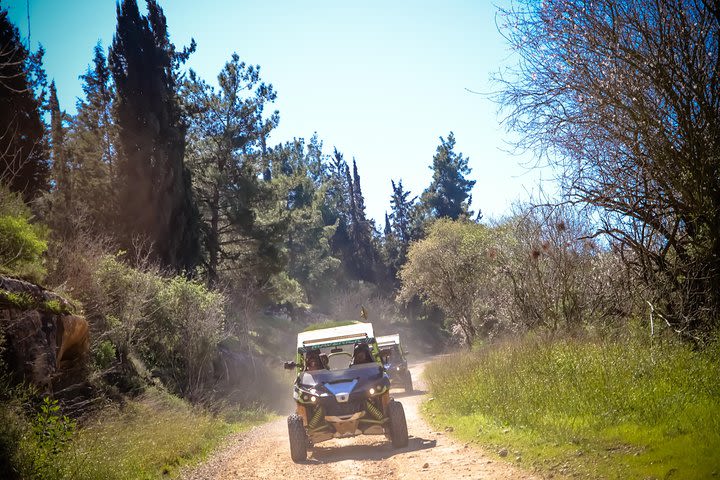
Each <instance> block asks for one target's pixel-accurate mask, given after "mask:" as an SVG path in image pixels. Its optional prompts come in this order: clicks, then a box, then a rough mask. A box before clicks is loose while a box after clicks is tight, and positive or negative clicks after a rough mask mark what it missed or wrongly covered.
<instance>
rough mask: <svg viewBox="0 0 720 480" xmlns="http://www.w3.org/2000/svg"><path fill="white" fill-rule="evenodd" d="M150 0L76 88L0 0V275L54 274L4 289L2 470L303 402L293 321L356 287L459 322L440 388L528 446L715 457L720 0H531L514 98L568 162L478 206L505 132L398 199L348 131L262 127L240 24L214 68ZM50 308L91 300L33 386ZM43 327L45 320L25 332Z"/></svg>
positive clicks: (420, 328) (551, 459) (567, 456)
mask: <svg viewBox="0 0 720 480" xmlns="http://www.w3.org/2000/svg"><path fill="white" fill-rule="evenodd" d="M144 3H145V7H146V8H140V7H139V6H138V2H137V0H121V1H119V2H118V6H117V9H116V14H117V28H116V30H115V32H114V36H113V40H112V44H111V45H110V46H109V48H107V46H103V45H100V44H98V45H97V46H96V47H95V49H94V50H93V51H92V52H90V51H88V52H84V54H86V55H87V56H88V62H89V64H88V69H87V71H86V72H85V74H83V75H82V76H81V77H80V79H81V81H82V88H83V93H84V95H83V98H80V99H78V103H77V108H76V111H75V112H74V113H68V112H66V111H65V110H63V108H67V106H64V105H61V104H60V101H59V98H58V92H57V88H56V85H55V83H54V82H53V81H51V80H49V79H48V74H46V72H45V71H44V70H43V65H42V59H43V49H42V47H40V48H39V49H38V51H36V52H30V51H28V50H27V48H26V47H25V45H26V42H25V41H24V40H23V39H21V37H20V34H19V32H18V30H17V28H16V27H15V26H14V25H13V24H12V23H11V22H10V20H9V16H8V12H7V11H6V10H4V9H2V7H0V40H2V41H1V42H0V44H2V45H3V48H2V49H0V50H1V51H0V80H1V81H0V274H2V275H3V276H6V277H12V278H10V279H8V283H14V284H19V285H25V286H27V285H26V284H24V283H23V282H21V281H19V279H22V280H27V281H29V282H33V283H35V284H40V285H43V286H44V287H47V288H48V289H49V290H52V291H54V292H57V293H58V294H59V296H55V294H53V295H50V294H48V296H47V298H46V297H45V296H39V297H38V298H34V297H32V296H29V295H27V294H25V293H24V287H22V288H19V289H18V291H17V292H16V291H10V289H0V310H2V312H0V313H2V315H0V327H2V328H0V387H2V388H0V477H3V478H8V479H16V478H31V479H32V478H38V479H56V478H57V479H59V478H88V479H91V478H158V477H162V476H165V475H173V474H174V473H175V472H176V471H177V468H178V466H180V465H182V464H184V463H186V462H192V461H196V460H197V459H198V458H201V457H202V455H204V454H205V453H206V452H207V451H208V450H209V449H210V448H212V446H213V445H215V444H216V443H217V442H218V441H219V440H220V439H221V438H222V437H223V436H224V435H226V434H228V433H229V432H232V431H236V430H237V429H241V428H244V427H245V426H247V425H249V424H250V423H252V422H254V421H260V420H261V419H262V418H264V413H263V412H265V411H266V410H270V409H271V408H272V407H276V408H284V405H283V403H282V402H283V401H284V400H286V399H287V400H289V395H287V394H288V392H289V389H288V388H287V387H288V385H287V383H284V382H285V380H287V378H286V377H283V372H282V371H281V369H280V365H281V360H283V359H284V360H287V359H289V357H291V356H292V355H293V346H294V343H293V342H294V340H293V338H294V335H295V334H296V333H297V332H298V331H301V330H303V329H312V328H318V327H319V326H331V325H339V324H340V323H337V322H338V321H339V320H340V319H348V320H349V321H352V320H359V319H360V317H361V312H363V313H362V316H363V317H365V313H367V317H365V318H366V319H367V320H368V321H371V322H373V323H374V324H375V330H376V331H377V332H379V333H380V332H382V333H390V332H396V331H402V332H403V340H404V343H407V344H410V345H411V346H412V347H411V348H412V349H413V351H415V352H417V351H418V350H421V349H422V350H424V349H427V350H433V351H441V350H443V349H444V348H447V347H455V346H462V347H463V348H464V349H465V352H464V353H461V354H457V355H455V356H452V357H449V358H448V359H446V360H442V361H440V362H438V363H437V364H436V365H433V366H431V367H430V368H429V369H428V381H429V384H430V389H431V395H432V396H433V400H432V401H429V403H428V404H427V406H426V408H427V413H428V416H429V418H430V420H431V421H433V422H435V423H436V424H437V425H438V426H439V427H442V426H453V428H454V431H455V432H456V433H457V434H458V435H460V436H462V437H463V438H465V439H467V440H469V441H470V440H472V441H477V442H479V443H481V444H483V445H485V446H489V447H492V450H495V451H498V452H500V451H503V452H505V453H506V454H507V457H508V458H509V460H511V461H518V462H520V463H521V464H523V465H532V466H533V467H534V468H538V469H540V470H542V471H546V472H552V473H553V474H555V473H557V474H560V475H563V474H564V475H588V474H589V475H591V476H592V475H593V474H594V472H597V475H598V476H607V477H615V478H626V477H641V478H644V477H647V478H661V477H662V478H665V477H667V478H681V477H684V478H692V477H693V476H696V477H697V476H700V477H702V476H707V475H712V474H713V472H715V473H716V474H718V469H720V467H717V466H718V465H720V459H719V454H718V452H720V444H719V441H718V433H717V432H718V431H720V426H719V424H718V420H717V418H718V413H720V411H719V407H718V398H719V397H720V390H719V389H720V387H719V385H718V382H719V380H718V378H719V377H720V375H718V371H720V353H718V352H719V349H720V346H719V345H718V342H719V341H718V328H720V175H718V165H719V161H718V152H720V133H719V132H720V113H719V112H718V108H717V106H718V105H720V89H718V88H716V87H717V85H718V84H719V83H720V58H719V55H720V53H719V52H718V48H717V45H718V39H719V38H720V16H718V9H717V6H715V7H713V5H711V4H712V2H708V1H706V0H683V1H680V0H658V1H655V2H620V1H618V0H598V1H595V2H592V8H589V7H588V3H587V2H584V1H579V0H563V1H560V0H546V1H539V0H517V1H516V2H512V6H511V7H510V8H508V9H505V10H501V11H500V12H499V15H498V17H497V18H498V23H499V27H500V29H501V32H502V33H503V35H505V37H506V38H507V40H508V43H509V44H510V46H511V47H512V48H513V49H514V52H515V53H516V54H517V56H518V58H519V60H520V61H519V63H518V65H517V68H515V69H512V70H511V71H509V72H501V73H500V74H499V75H498V77H497V78H496V80H497V81H498V85H499V87H500V90H499V93H498V95H497V97H496V100H497V101H498V104H499V107H500V108H501V109H502V110H503V112H504V114H505V117H504V118H505V120H504V122H505V126H506V127H508V128H509V129H512V130H514V131H515V132H516V133H517V134H518V136H517V138H518V143H517V145H516V146H517V147H519V148H521V149H523V148H525V149H528V150H531V151H533V152H535V153H536V154H537V159H538V163H539V164H544V163H548V164H549V165H550V166H551V167H553V168H554V173H556V174H557V175H558V182H557V186H558V189H559V191H558V192H553V193H552V194H547V195H546V194H545V193H543V192H542V191H541V192H540V193H538V194H537V195H536V196H535V197H534V198H530V199H528V200H526V201H518V203H516V204H515V206H514V207H513V208H512V210H511V211H509V212H508V213H507V215H506V216H505V217H503V218H493V219H486V218H483V216H482V214H481V212H479V211H477V212H476V211H474V210H473V208H477V207H476V206H474V205H472V196H471V194H470V193H471V191H472V189H473V187H474V185H475V183H476V182H478V186H482V182H483V178H482V173H483V172H482V166H483V165H484V164H483V163H479V162H492V161H493V159H475V160H476V161H478V163H477V165H479V166H480V168H478V167H476V172H475V174H476V175H477V176H478V177H479V178H478V180H474V179H471V178H470V175H471V173H472V169H471V168H470V161H469V160H470V159H469V158H467V157H465V156H464V155H463V154H462V153H461V152H458V151H457V149H456V138H455V135H454V134H453V133H452V132H449V133H448V134H447V135H446V136H444V137H443V136H441V137H439V142H438V144H437V147H436V149H435V152H434V153H433V152H428V158H427V160H428V163H429V166H430V171H431V172H432V179H431V180H430V182H429V184H428V185H427V187H426V188H425V189H424V190H423V191H421V192H415V194H413V193H411V192H410V191H409V190H407V189H406V188H405V187H404V186H403V183H402V181H401V180H400V179H397V180H394V179H388V183H389V184H388V192H387V193H388V199H389V209H388V213H387V214H386V216H385V219H384V225H378V224H376V222H375V221H374V220H373V219H371V218H368V217H367V215H366V209H365V198H364V196H363V191H362V185H361V176H360V171H361V164H360V163H359V162H358V161H356V159H355V158H353V159H352V161H349V160H347V159H346V158H345V156H344V154H343V153H342V151H341V150H340V149H339V148H337V147H334V148H332V149H331V151H330V149H328V148H327V147H326V146H324V144H323V141H322V140H321V138H320V137H319V135H317V134H315V135H313V136H312V137H310V138H309V139H305V138H300V137H295V138H293V139H292V140H287V141H284V142H281V143H278V144H276V145H270V144H269V143H268V142H269V141H270V138H271V133H272V132H273V130H274V129H275V128H276V126H277V125H278V122H279V119H280V114H279V112H277V111H271V109H272V105H273V104H274V102H275V100H276V97H277V92H276V91H275V90H274V88H273V86H272V84H270V83H265V81H263V79H262V76H261V74H260V67H259V66H258V65H249V64H247V63H245V62H244V61H242V60H241V56H240V55H239V54H237V53H231V52H230V51H228V52H227V53H228V57H227V58H228V60H227V62H226V63H225V64H224V65H218V75H217V78H216V81H215V80H206V79H203V78H201V77H200V76H199V75H198V74H197V72H194V71H192V70H191V69H188V68H186V66H185V65H186V61H187V60H188V59H189V58H190V57H191V56H192V55H195V54H196V53H195V50H196V45H195V42H194V41H191V44H190V45H188V46H187V47H182V46H176V45H174V44H173V43H172V42H171V39H170V35H169V33H168V29H169V25H172V19H167V18H166V17H165V15H164V13H163V9H162V7H161V6H160V5H159V4H158V2H157V1H155V0H146V1H145V2H144ZM189 33H191V32H189ZM27 43H28V44H29V42H27ZM72 54H83V52H72ZM49 73H52V72H49ZM149 126H150V127H151V128H150V127H149ZM308 128H309V129H310V131H312V126H308ZM441 133H443V132H438V134H441ZM529 188H531V186H529ZM480 207H482V205H481V206H480ZM3 281H4V280H3ZM27 288H28V289H31V287H30V286H27ZM38 290H40V291H43V292H45V291H44V290H42V289H39V288H38ZM18 292H20V293H18ZM41 297H42V298H41ZM61 299H62V301H61ZM30 310H32V311H33V313H31V314H28V315H25V312H27V311H30ZM18 312H22V315H16V314H17V313H18ZM6 313H7V314H6ZM36 313H37V314H38V315H39V314H43V315H46V316H45V317H43V319H44V320H43V321H45V322H46V325H43V329H44V328H45V327H46V326H47V327H48V331H50V330H52V326H53V325H55V327H57V325H58V323H57V322H58V320H59V318H60V317H61V316H64V315H68V314H70V313H72V314H74V315H77V316H78V317H82V318H78V319H74V320H78V324H80V323H81V321H82V322H86V323H83V326H84V327H86V328H85V332H86V333H87V332H89V340H88V341H87V345H85V344H84V343H83V345H84V346H83V347H82V351H81V352H80V350H81V348H80V347H78V351H79V353H78V354H77V355H76V357H75V359H76V360H77V363H76V364H74V365H73V366H72V368H70V367H67V368H66V366H63V367H62V368H61V365H60V364H61V362H53V361H49V362H46V363H45V364H43V365H45V366H46V367H47V368H46V369H45V370H43V369H40V371H41V372H46V370H47V373H43V375H45V378H39V379H37V378H35V377H32V378H33V381H32V382H34V383H33V384H32V385H31V384H30V383H32V382H31V381H29V380H28V378H30V374H29V373H28V372H30V371H31V370H32V372H35V370H34V369H33V368H34V363H33V362H35V361H37V362H41V361H43V360H42V359H45V360H47V359H48V358H51V357H52V356H53V355H55V354H57V353H58V352H59V350H60V349H56V348H55V346H56V345H55V346H53V345H51V342H49V341H47V339H45V338H44V337H42V335H44V334H45V333H38V332H39V331H40V330H42V329H40V328H39V327H37V325H39V323H40V322H35V321H34V320H33V318H35V319H37V318H38V317H33V315H35V314H36ZM53 316H55V317H53ZM53 322H55V323H54V324H53ZM63 325H64V324H63ZM74 325H75V324H74ZM15 327H18V328H15ZM36 327H37V328H36ZM23 328H24V329H26V331H27V332H30V333H33V332H34V333H36V334H37V338H39V340H38V341H37V342H36V345H34V346H33V347H34V348H31V349H30V348H25V346H23V347H20V348H16V350H15V351H13V348H15V347H14V346H16V345H18V343H17V340H18V338H31V335H29V334H28V335H24V336H23V334H20V335H18V334H17V332H18V331H22V329H23ZM33 328H34V330H33ZM63 328H64V327H63ZM54 331H55V333H58V332H60V330H59V329H56V330H54ZM27 332H25V333H27ZM43 332H44V330H43ZM63 332H65V330H63ZM11 334H12V335H15V336H14V337H11ZM63 335H64V334H61V335H56V336H55V338H56V341H61V340H58V339H59V338H60V337H62V336H63ZM32 338H35V337H32ZM418 347H420V348H418ZM423 347H424V348H423ZM56 350H57V351H56ZM18 351H22V352H23V353H26V352H30V351H32V352H35V353H37V355H36V356H35V357H34V358H32V359H29V360H22V361H18V360H17V358H18V355H15V354H16V353H18ZM76 353H77V352H76ZM48 365H50V366H49V367H48ZM53 369H56V370H57V371H55V370H53ZM63 369H64V370H63ZM32 372H31V373H32ZM275 401H277V402H279V403H278V404H277V405H274V404H272V402H275ZM517 452H519V453H517ZM501 456H502V455H501ZM518 457H519V459H517V458H518ZM714 467H716V468H714Z"/></svg>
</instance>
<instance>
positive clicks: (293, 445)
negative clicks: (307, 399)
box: [287, 413, 308, 462]
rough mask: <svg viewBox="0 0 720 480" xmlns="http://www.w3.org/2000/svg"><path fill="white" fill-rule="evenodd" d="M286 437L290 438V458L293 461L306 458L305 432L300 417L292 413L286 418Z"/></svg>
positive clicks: (306, 441) (306, 442)
mask: <svg viewBox="0 0 720 480" xmlns="http://www.w3.org/2000/svg"><path fill="white" fill-rule="evenodd" d="M287 423H288V437H289V438H290V458H292V459H293V462H302V461H304V460H306V459H307V447H308V438H307V434H306V433H305V425H303V421H302V417H300V416H299V415H296V414H294V413H293V414H292V415H290V416H289V417H288V419H287Z"/></svg>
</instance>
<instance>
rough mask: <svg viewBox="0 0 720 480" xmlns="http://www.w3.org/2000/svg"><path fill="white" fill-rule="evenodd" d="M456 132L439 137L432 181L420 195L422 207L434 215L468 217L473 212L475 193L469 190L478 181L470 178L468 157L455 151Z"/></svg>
mask: <svg viewBox="0 0 720 480" xmlns="http://www.w3.org/2000/svg"><path fill="white" fill-rule="evenodd" d="M454 148H455V135H454V134H453V133H452V132H450V134H449V135H448V137H447V140H445V139H444V138H442V137H440V145H438V147H437V151H436V152H435V156H433V163H432V165H431V166H430V169H431V170H432V171H433V180H432V183H431V184H430V186H429V187H428V188H427V189H426V190H425V191H424V192H423V194H422V196H421V198H420V206H421V208H423V209H425V210H426V211H427V212H428V213H429V215H430V217H432V218H450V219H452V220H457V219H459V218H469V217H470V216H472V214H473V212H472V211H471V210H470V202H471V200H472V196H471V195H470V191H471V190H472V188H473V186H474V185H475V180H468V179H467V178H466V176H467V175H469V174H470V172H471V168H470V167H469V166H468V161H469V159H468V158H465V157H463V155H462V153H455V151H454Z"/></svg>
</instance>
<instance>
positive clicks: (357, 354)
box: [351, 343, 373, 365]
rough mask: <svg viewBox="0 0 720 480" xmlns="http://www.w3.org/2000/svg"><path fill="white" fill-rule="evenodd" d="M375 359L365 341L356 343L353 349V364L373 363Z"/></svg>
mask: <svg viewBox="0 0 720 480" xmlns="http://www.w3.org/2000/svg"><path fill="white" fill-rule="evenodd" d="M372 361H373V358H372V355H371V354H370V348H368V346H367V345H366V344H364V343H359V344H357V345H355V349H354V350H353V358H352V363H351V365H359V364H361V363H371V362H372Z"/></svg>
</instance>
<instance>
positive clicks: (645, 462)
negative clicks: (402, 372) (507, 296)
mask: <svg viewBox="0 0 720 480" xmlns="http://www.w3.org/2000/svg"><path fill="white" fill-rule="evenodd" d="M643 333H645V332H643ZM718 365H720V343H719V342H718V341H717V340H715V341H714V342H713V343H712V344H710V345H708V346H707V347H706V348H705V349H703V350H702V351H698V350H694V349H692V348H691V347H689V346H687V345H684V344H682V343H679V342H677V341H675V340H668V339H665V340H663V341H661V340H660V339H656V340H655V343H654V344H653V343H651V342H650V341H649V340H648V337H647V336H643V337H642V339H641V338H635V339H628V340H557V339H556V340H547V339H540V338H532V337H527V338H525V339H523V340H521V341H508V342H501V343H496V344H493V345H483V346H479V347H477V349H476V350H475V351H473V352H466V353H461V354H456V355H453V356H451V357H447V358H444V359H442V360H439V361H437V362H435V363H433V364H432V365H430V366H429V367H428V369H427V370H426V381H427V382H428V385H429V387H430V391H431V396H432V397H433V400H432V401H429V402H427V403H426V405H425V414H426V417H427V418H428V419H429V421H430V422H431V423H432V424H433V425H435V426H436V427H437V428H439V429H441V430H442V428H443V427H448V426H450V427H452V428H453V430H454V434H456V435H458V436H459V437H460V438H461V439H463V440H465V441H468V442H472V443H475V444H478V445H481V446H483V447H484V448H485V449H486V450H487V451H489V452H491V453H493V454H495V455H497V456H501V455H502V456H507V458H506V460H507V461H513V462H517V463H518V464H520V465H521V466H524V467H525V468H530V469H533V470H537V471H540V472H543V473H544V474H550V473H552V474H556V475H562V476H568V477H570V476H575V475H579V476H582V477H583V478H616V479H623V478H678V479H679V478H683V479H693V478H712V476H713V475H717V474H720V472H719V471H718V468H719V467H720V464H719V463H718V460H720V457H719V456H718V452H719V451H720V420H719V419H720V376H719V375H718V373H717V372H718Z"/></svg>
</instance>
